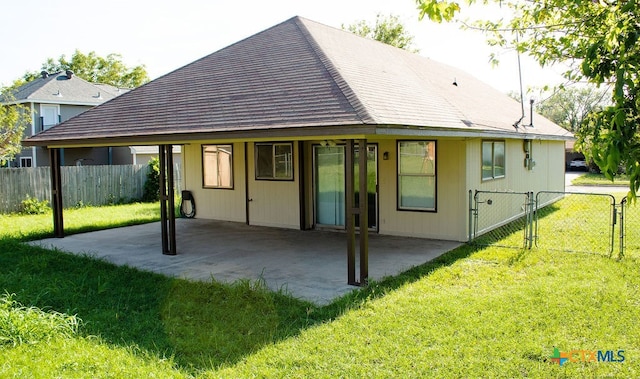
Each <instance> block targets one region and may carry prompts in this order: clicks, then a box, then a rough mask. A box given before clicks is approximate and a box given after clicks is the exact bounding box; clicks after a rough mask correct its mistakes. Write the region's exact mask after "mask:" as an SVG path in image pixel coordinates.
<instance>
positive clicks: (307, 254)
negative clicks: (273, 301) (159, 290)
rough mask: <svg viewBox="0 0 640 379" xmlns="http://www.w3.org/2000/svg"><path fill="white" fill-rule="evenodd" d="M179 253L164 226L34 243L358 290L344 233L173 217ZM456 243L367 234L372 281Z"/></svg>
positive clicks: (323, 298) (232, 276)
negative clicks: (166, 251)
mask: <svg viewBox="0 0 640 379" xmlns="http://www.w3.org/2000/svg"><path fill="white" fill-rule="evenodd" d="M176 240H177V252H178V254H177V255H174V256H167V255H162V248H161V238H160V223H158V222H156V223H151V224H144V225H136V226H129V227H123V228H117V229H109V230H102V231H97V232H90V233H83V234H76V235H71V236H67V237H65V238H62V239H58V238H49V239H43V240H39V241H34V242H31V244H33V245H39V246H42V247H45V248H57V249H59V250H63V251H67V252H70V253H74V254H86V255H90V256H95V257H98V258H102V259H104V260H106V261H109V262H112V263H114V264H117V265H128V266H131V267H136V268H139V269H141V270H147V271H152V272H156V273H160V274H165V275H168V276H173V277H180V278H185V279H190V280H202V281H208V280H211V279H212V278H213V279H215V280H217V281H220V282H227V283H230V282H234V281H237V280H239V279H250V280H258V279H262V280H264V282H265V284H266V285H267V286H268V287H269V288H270V289H272V290H280V289H283V290H285V291H286V292H288V293H290V294H291V295H292V296H294V297H297V298H301V299H304V300H308V301H311V302H314V303H316V304H327V303H329V302H331V301H332V300H333V299H335V298H336V297H339V296H341V295H343V294H345V293H347V292H349V291H352V290H354V289H356V287H353V286H350V285H348V284H347V254H346V234H345V233H341V232H333V231H317V230H313V231H300V230H290V229H278V228H267V227H258V226H248V225H245V224H242V223H232V222H223V221H212V220H201V219H177V220H176ZM459 245H460V243H459V242H452V241H441V240H427V239H419V238H403V237H393V236H381V235H377V234H370V237H369V278H370V279H373V280H379V279H381V278H383V277H384V276H389V275H396V274H399V273H401V272H403V271H406V270H407V269H409V268H411V267H413V266H417V265H420V264H423V263H425V262H427V261H429V260H431V259H434V258H436V257H438V256H439V255H441V254H443V253H445V252H447V251H449V250H451V249H453V248H455V247H457V246H459Z"/></svg>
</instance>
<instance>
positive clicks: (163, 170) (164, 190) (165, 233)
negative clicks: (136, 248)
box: [159, 145, 169, 254]
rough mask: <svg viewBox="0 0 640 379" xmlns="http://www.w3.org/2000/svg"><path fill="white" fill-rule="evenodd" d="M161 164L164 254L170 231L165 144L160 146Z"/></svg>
mask: <svg viewBox="0 0 640 379" xmlns="http://www.w3.org/2000/svg"><path fill="white" fill-rule="evenodd" d="M159 150H160V151H159V161H160V162H159V163H160V164H159V166H160V180H159V185H160V188H159V191H160V226H161V229H162V232H161V233H162V254H169V233H168V230H167V180H166V169H167V166H166V161H167V157H166V150H165V145H160V146H159Z"/></svg>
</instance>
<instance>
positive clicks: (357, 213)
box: [345, 139, 369, 286]
mask: <svg viewBox="0 0 640 379" xmlns="http://www.w3.org/2000/svg"><path fill="white" fill-rule="evenodd" d="M358 155H359V158H358V181H359V186H358V206H357V207H356V206H355V198H356V188H355V170H354V164H355V163H356V162H355V141H354V140H347V146H346V160H345V161H346V162H345V164H346V169H345V176H346V178H345V187H346V194H345V196H346V204H345V205H346V206H345V208H346V220H345V221H346V229H347V283H348V284H350V285H355V286H365V285H367V283H368V277H369V220H368V199H367V196H368V194H367V192H368V191H367V140H366V139H360V140H358ZM356 217H359V221H360V225H359V227H360V228H359V229H360V230H359V232H360V238H359V248H360V256H359V258H360V275H359V280H356Z"/></svg>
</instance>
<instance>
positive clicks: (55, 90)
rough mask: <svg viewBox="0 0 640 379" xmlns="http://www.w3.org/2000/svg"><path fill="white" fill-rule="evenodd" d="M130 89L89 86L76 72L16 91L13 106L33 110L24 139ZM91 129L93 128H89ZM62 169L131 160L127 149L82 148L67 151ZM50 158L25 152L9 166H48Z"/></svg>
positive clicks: (41, 79)
mask: <svg viewBox="0 0 640 379" xmlns="http://www.w3.org/2000/svg"><path fill="white" fill-rule="evenodd" d="M128 91H129V90H128V89H120V88H116V87H114V86H111V85H108V84H95V83H89V82H87V81H86V80H84V79H82V78H79V77H77V76H75V75H73V72H71V71H66V72H59V73H55V74H49V73H47V72H46V71H43V72H42V73H41V76H40V77H39V78H37V79H35V80H33V81H30V82H29V83H26V84H24V85H22V86H21V87H19V88H17V89H16V91H15V93H14V98H15V99H14V100H13V101H12V102H11V103H10V104H22V105H24V106H26V107H27V108H30V109H31V114H32V123H31V126H30V127H29V128H27V130H25V137H28V136H31V135H34V134H37V133H39V132H41V131H43V130H47V129H49V128H51V127H52V126H54V125H56V124H58V123H60V122H63V121H66V120H68V119H70V118H72V117H74V116H77V115H78V114H80V113H82V112H84V111H86V110H88V109H91V108H93V107H95V106H96V105H100V104H102V103H104V102H106V101H108V100H111V99H113V98H115V97H117V96H119V95H121V94H123V93H125V92H128ZM87 127H88V128H91V127H93V126H92V125H87ZM62 159H63V162H62V164H63V165H86V164H88V165H101V164H131V162H132V156H131V154H130V151H129V149H128V148H127V147H81V148H72V149H64V152H63V154H62ZM48 165H49V154H48V152H47V151H46V150H45V149H43V148H38V147H31V148H26V149H23V150H22V152H20V154H18V155H17V156H16V157H15V159H14V160H13V161H12V162H10V163H9V166H11V167H36V166H48Z"/></svg>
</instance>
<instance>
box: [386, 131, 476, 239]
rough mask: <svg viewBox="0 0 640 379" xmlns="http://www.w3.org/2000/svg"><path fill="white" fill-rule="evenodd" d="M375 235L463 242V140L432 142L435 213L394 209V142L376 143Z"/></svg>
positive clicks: (464, 211)
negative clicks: (378, 156)
mask: <svg viewBox="0 0 640 379" xmlns="http://www.w3.org/2000/svg"><path fill="white" fill-rule="evenodd" d="M385 151H386V152H389V159H388V160H382V159H381V160H380V161H379V162H380V163H379V177H380V180H379V182H380V184H379V187H380V191H379V199H380V201H379V204H380V205H379V208H380V214H379V220H380V222H379V224H380V227H379V233H380V234H390V235H399V236H410V237H422V238H435V239H446V240H454V241H465V240H466V239H467V227H466V221H465V220H466V216H465V215H466V214H467V213H468V210H467V209H468V207H467V202H468V201H467V200H466V199H467V198H468V195H467V194H466V193H465V186H464V178H465V152H466V144H465V141H464V140H455V139H438V140H436V189H437V192H436V211H435V212H419V211H405V210H398V208H397V198H398V190H397V164H398V163H397V158H398V154H397V141H396V140H385V141H379V154H380V156H382V155H383V154H384V152H385Z"/></svg>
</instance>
